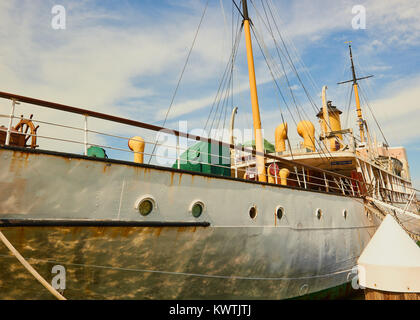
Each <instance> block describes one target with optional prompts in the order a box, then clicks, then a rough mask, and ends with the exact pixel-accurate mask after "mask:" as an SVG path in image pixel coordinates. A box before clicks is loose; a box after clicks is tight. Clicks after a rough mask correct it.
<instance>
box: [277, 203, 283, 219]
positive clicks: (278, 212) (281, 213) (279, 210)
mask: <svg viewBox="0 0 420 320" xmlns="http://www.w3.org/2000/svg"><path fill="white" fill-rule="evenodd" d="M283 215H284V208H283V207H281V206H278V207H277V208H276V217H277V219H279V220H281V218H283Z"/></svg>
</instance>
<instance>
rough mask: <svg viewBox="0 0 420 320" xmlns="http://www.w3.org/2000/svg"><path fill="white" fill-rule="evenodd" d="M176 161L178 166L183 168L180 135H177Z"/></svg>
mask: <svg viewBox="0 0 420 320" xmlns="http://www.w3.org/2000/svg"><path fill="white" fill-rule="evenodd" d="M176 163H177V168H178V169H181V153H180V151H179V135H176Z"/></svg>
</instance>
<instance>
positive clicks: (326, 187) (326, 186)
mask: <svg viewBox="0 0 420 320" xmlns="http://www.w3.org/2000/svg"><path fill="white" fill-rule="evenodd" d="M323 174H324V182H325V191H327V192H329V191H330V188H329V187H328V181H327V176H326V175H325V172H323Z"/></svg>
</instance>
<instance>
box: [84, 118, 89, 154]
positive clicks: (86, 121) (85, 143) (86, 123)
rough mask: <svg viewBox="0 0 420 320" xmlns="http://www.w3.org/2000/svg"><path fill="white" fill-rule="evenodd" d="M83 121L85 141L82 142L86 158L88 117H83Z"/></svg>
mask: <svg viewBox="0 0 420 320" xmlns="http://www.w3.org/2000/svg"><path fill="white" fill-rule="evenodd" d="M84 118H85V119H84V120H85V130H84V132H85V141H84V146H85V156H87V154H88V151H87V149H88V148H87V147H88V120H87V119H88V116H87V115H85V116H84Z"/></svg>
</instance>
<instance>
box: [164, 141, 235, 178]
mask: <svg viewBox="0 0 420 320" xmlns="http://www.w3.org/2000/svg"><path fill="white" fill-rule="evenodd" d="M180 160H181V161H180V162H181V163H180V169H182V170H189V171H194V172H204V173H211V174H216V175H221V176H228V177H229V176H230V150H229V148H228V147H226V146H222V145H220V144H218V143H213V144H210V143H208V142H198V143H196V144H195V145H193V146H192V147H190V148H188V150H187V151H185V152H184V153H182V154H181V156H180ZM172 168H175V169H176V168H178V161H176V162H175V163H174V164H173V166H172Z"/></svg>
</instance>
